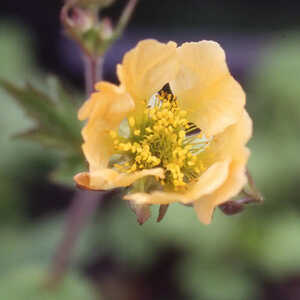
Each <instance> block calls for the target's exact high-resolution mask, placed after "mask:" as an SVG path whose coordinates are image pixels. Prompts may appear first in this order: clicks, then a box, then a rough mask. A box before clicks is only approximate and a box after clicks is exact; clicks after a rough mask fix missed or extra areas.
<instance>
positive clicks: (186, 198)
mask: <svg viewBox="0 0 300 300" xmlns="http://www.w3.org/2000/svg"><path fill="white" fill-rule="evenodd" d="M228 166H229V161H228V160H227V161H223V162H216V163H215V164H213V165H212V166H211V167H210V168H209V169H207V171H206V172H204V173H203V174H202V176H201V177H200V178H199V179H198V181H197V182H196V183H195V184H194V185H192V186H191V187H190V189H189V190H188V191H187V192H186V193H171V192H161V191H156V192H152V193H149V194H146V193H135V194H129V195H126V196H125V197H124V199H125V200H131V201H135V202H136V203H139V204H170V203H173V202H182V203H184V204H187V203H191V202H194V201H195V200H197V199H199V198H200V197H202V196H203V195H206V194H209V193H212V192H214V191H215V190H216V189H218V188H219V187H220V186H221V185H222V184H223V183H224V181H225V180H226V178H227V175H228Z"/></svg>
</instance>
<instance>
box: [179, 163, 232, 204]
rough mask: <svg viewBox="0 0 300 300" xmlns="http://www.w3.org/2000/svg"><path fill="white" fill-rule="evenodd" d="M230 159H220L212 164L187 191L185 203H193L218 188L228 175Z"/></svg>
mask: <svg viewBox="0 0 300 300" xmlns="http://www.w3.org/2000/svg"><path fill="white" fill-rule="evenodd" d="M229 163H230V160H226V161H218V162H216V163H214V164H213V165H212V166H210V167H209V168H208V169H207V170H206V171H205V172H204V173H203V174H202V175H201V176H200V177H199V179H198V181H197V182H196V183H195V184H194V185H192V186H191V187H190V190H189V191H188V192H187V193H185V197H186V199H185V200H184V201H182V202H183V203H185V204H187V203H191V202H194V201H195V200H196V199H199V198H200V197H202V196H204V195H208V194H210V193H212V192H214V191H215V190H216V189H218V188H219V187H220V186H221V185H222V184H223V183H224V181H225V180H226V178H227V176H228V167H229Z"/></svg>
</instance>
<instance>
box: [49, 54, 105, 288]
mask: <svg viewBox="0 0 300 300" xmlns="http://www.w3.org/2000/svg"><path fill="white" fill-rule="evenodd" d="M84 67H85V83H86V90H87V94H88V96H89V95H91V93H92V92H93V91H94V86H95V84H96V83H97V82H98V81H100V80H101V79H102V69H103V57H97V58H93V57H91V56H84ZM106 194H107V193H104V192H91V191H83V190H79V191H77V192H76V193H75V196H74V198H73V200H72V203H71V206H70V208H69V210H68V212H67V219H66V225H65V230H64V234H63V236H62V239H61V241H60V242H59V244H58V246H57V249H56V252H55V255H54V257H53V260H52V264H51V266H50V276H49V278H48V281H47V286H48V287H50V288H51V287H55V286H57V284H58V283H60V282H61V281H62V279H63V277H64V275H65V273H66V271H67V269H68V266H69V264H70V261H71V257H72V252H73V250H74V247H75V245H76V242H77V240H78V238H79V235H80V233H81V231H82V230H83V228H84V227H85V226H86V225H87V223H88V222H89V220H90V218H91V217H92V215H93V213H94V212H95V211H96V209H97V207H98V205H99V203H100V202H101V201H102V200H103V199H105V197H106Z"/></svg>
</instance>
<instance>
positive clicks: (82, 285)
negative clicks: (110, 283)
mask: <svg viewBox="0 0 300 300" xmlns="http://www.w3.org/2000/svg"><path fill="white" fill-rule="evenodd" d="M46 276H47V274H46V273H45V268H44V266H40V265H27V266H24V267H21V268H17V269H15V270H12V271H10V272H8V273H6V274H5V276H3V277H2V278H1V279H0V298H1V299H10V300H21V299H26V300H27V299H28V300H41V299H43V300H54V299H55V300H70V299H72V300H73V299H74V300H77V299H78V300H82V299H86V300H92V299H95V297H94V295H93V292H92V289H91V287H90V286H89V284H88V283H87V282H86V281H85V280H83V279H82V278H80V277H78V275H76V274H72V273H71V274H69V275H68V276H67V277H66V279H65V280H64V282H63V283H62V284H61V285H59V286H58V287H57V288H55V289H49V288H46V287H45V279H46Z"/></svg>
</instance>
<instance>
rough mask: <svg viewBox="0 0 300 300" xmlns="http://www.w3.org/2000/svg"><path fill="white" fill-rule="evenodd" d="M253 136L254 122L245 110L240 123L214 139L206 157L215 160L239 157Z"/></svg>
mask: <svg viewBox="0 0 300 300" xmlns="http://www.w3.org/2000/svg"><path fill="white" fill-rule="evenodd" d="M251 136H252V120H251V118H250V117H249V115H248V113H247V112H246V111H245V110H243V112H242V115H241V117H240V118H239V120H238V122H237V123H235V124H234V125H231V126H229V127H227V128H226V129H225V130H224V132H222V133H220V134H218V135H216V136H214V137H213V139H212V141H211V143H210V145H209V148H208V150H207V153H206V155H207V156H209V157H210V158H211V159H213V160H223V159H225V158H226V157H228V156H230V157H235V156H236V155H237V156H239V152H240V151H243V148H244V146H245V145H246V144H247V142H248V141H249V139H250V137H251Z"/></svg>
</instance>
